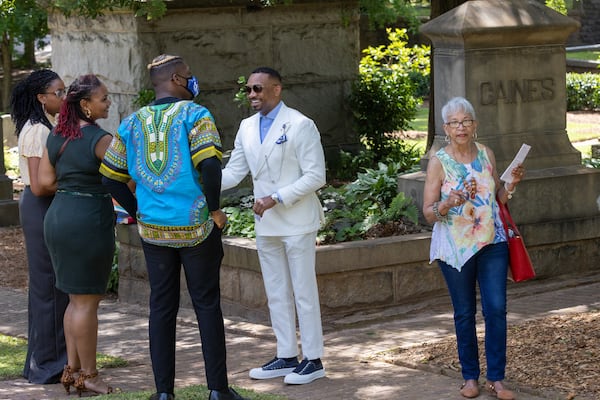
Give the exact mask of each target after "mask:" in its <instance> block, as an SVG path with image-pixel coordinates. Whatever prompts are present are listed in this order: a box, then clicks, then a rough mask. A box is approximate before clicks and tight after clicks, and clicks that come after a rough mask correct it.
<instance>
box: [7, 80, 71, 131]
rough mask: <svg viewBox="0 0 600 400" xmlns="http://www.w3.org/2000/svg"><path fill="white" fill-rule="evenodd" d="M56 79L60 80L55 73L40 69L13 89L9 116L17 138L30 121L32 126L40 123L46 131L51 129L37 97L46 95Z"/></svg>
mask: <svg viewBox="0 0 600 400" xmlns="http://www.w3.org/2000/svg"><path fill="white" fill-rule="evenodd" d="M57 79H60V77H59V76H58V74H57V73H56V72H54V71H51V70H49V69H41V70H39V71H33V72H32V73H31V74H29V76H27V78H25V79H23V80H22V81H21V82H19V83H18V84H17V85H16V86H15V87H14V89H13V91H12V94H11V98H10V107H11V113H10V115H11V118H12V120H13V122H14V123H15V127H16V130H15V131H16V132H15V133H16V134H17V136H19V134H20V133H21V129H23V126H25V124H26V123H27V121H31V123H32V124H37V123H41V124H43V125H45V126H46V127H48V129H52V124H51V123H50V121H49V120H48V117H46V113H45V112H44V108H43V106H42V104H41V103H40V102H39V101H38V99H37V95H38V94H42V93H46V90H48V87H50V85H51V84H52V82H53V81H55V80H57Z"/></svg>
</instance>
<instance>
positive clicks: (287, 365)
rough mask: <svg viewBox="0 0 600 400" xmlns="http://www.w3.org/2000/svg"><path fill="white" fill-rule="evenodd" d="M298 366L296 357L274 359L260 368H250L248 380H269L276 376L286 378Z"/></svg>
mask: <svg viewBox="0 0 600 400" xmlns="http://www.w3.org/2000/svg"><path fill="white" fill-rule="evenodd" d="M297 366H298V359H297V358H296V357H290V358H278V357H275V358H274V359H272V360H271V361H269V362H268V363H266V364H265V365H263V366H262V367H260V368H252V369H251V370H250V374H249V375H250V378H252V379H271V378H277V377H278V376H286V375H287V374H289V373H290V372H293V371H294V369H295V368H296V367H297Z"/></svg>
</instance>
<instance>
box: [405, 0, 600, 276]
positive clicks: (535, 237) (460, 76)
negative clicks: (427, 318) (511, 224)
mask: <svg viewBox="0 0 600 400" xmlns="http://www.w3.org/2000/svg"><path fill="white" fill-rule="evenodd" d="M577 28H578V23H577V22H576V21H574V20H572V19H571V18H568V17H565V16H563V15H561V14H559V13H557V12H555V11H553V10H551V9H550V8H548V7H545V6H544V5H542V4H540V3H539V2H537V1H533V0H529V1H527V0H521V1H519V0H511V1H506V0H485V1H484V0H475V1H469V2H466V3H464V4H462V5H461V6H459V7H457V8H455V9H453V10H451V11H449V12H447V13H445V14H443V15H441V16H439V17H438V18H435V19H433V20H431V21H429V22H428V23H426V24H424V25H423V26H422V27H421V32H422V33H423V34H425V35H426V36H427V37H429V38H430V39H431V42H432V54H433V58H434V66H435V67H434V82H435V87H434V88H433V90H434V93H435V96H434V102H435V104H432V105H431V106H432V107H434V110H435V132H433V133H430V134H434V135H435V137H434V141H433V145H432V148H431V150H430V151H429V153H428V155H427V156H425V157H424V160H423V163H422V164H423V165H426V163H427V160H428V159H429V157H430V155H431V154H433V153H435V152H436V151H437V150H438V149H439V148H440V147H442V146H443V145H444V144H445V143H444V136H445V133H444V131H443V128H442V125H443V121H442V118H441V112H440V111H441V108H442V106H443V105H444V104H445V103H446V102H447V101H448V100H449V99H450V98H452V97H455V96H463V97H465V98H467V99H468V100H469V101H470V102H471V103H472V104H473V106H474V108H475V112H476V114H477V119H478V128H477V134H478V139H477V140H478V141H479V142H481V143H484V144H486V145H488V146H489V147H490V148H491V149H492V150H493V151H494V153H495V155H496V161H497V169H498V175H500V174H501V173H502V172H503V171H504V169H505V168H506V167H507V166H508V164H509V163H510V161H511V160H512V158H513V157H514V156H515V154H516V153H517V151H518V149H519V148H520V146H521V144H522V143H527V144H528V145H530V146H531V151H530V152H529V155H528V157H527V160H526V161H525V167H526V168H527V174H526V177H525V179H524V181H523V182H522V183H521V184H520V185H519V187H518V190H517V192H516V193H515V196H514V197H513V199H512V200H511V202H510V205H511V212H512V214H513V218H514V219H515V221H516V222H517V224H518V225H519V226H520V228H521V233H522V234H523V236H524V238H525V241H526V243H527V245H528V246H529V247H530V252H531V253H532V257H533V258H534V263H535V264H536V267H537V268H538V273H539V274H540V275H544V273H546V272H548V273H552V274H555V273H556V272H557V271H558V272H560V270H561V268H565V264H566V265H568V267H569V271H571V272H572V271H573V268H578V267H579V266H581V267H582V268H584V267H590V266H591V267H593V268H597V265H598V263H597V259H598V256H599V255H600V250H599V249H600V246H599V244H600V232H599V231H598V228H597V227H598V226H599V224H600V216H599V210H598V203H597V198H598V196H599V194H600V193H599V192H600V170H597V169H592V168H585V167H583V166H582V165H581V153H579V151H577V150H576V149H575V148H574V147H573V146H572V145H571V143H570V141H569V138H568V135H567V132H566V51H565V43H566V39H567V37H568V36H569V34H570V33H571V32H573V31H574V30H576V29H577ZM424 178H425V167H424V168H423V171H421V172H417V173H413V174H408V175H404V176H402V177H401V178H400V179H399V190H400V191H403V192H405V193H407V194H409V195H410V196H411V197H413V198H414V199H415V200H416V203H417V204H418V206H419V208H421V207H422V204H423V186H424ZM586 269H588V268H586Z"/></svg>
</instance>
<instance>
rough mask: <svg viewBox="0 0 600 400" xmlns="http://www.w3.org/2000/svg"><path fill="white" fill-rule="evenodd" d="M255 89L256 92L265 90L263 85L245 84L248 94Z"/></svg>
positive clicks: (245, 90)
mask: <svg viewBox="0 0 600 400" xmlns="http://www.w3.org/2000/svg"><path fill="white" fill-rule="evenodd" d="M253 90H254V93H260V92H262V91H263V87H262V86H261V85H253V86H244V92H246V94H250V93H252V91H253Z"/></svg>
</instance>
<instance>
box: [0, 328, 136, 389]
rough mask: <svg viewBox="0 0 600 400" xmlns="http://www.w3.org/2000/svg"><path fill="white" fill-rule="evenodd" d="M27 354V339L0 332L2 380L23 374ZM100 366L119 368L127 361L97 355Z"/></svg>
mask: <svg viewBox="0 0 600 400" xmlns="http://www.w3.org/2000/svg"><path fill="white" fill-rule="evenodd" d="M26 355H27V341H26V340H25V339H21V338H16V337H12V336H6V335H1V334H0V380H6V379H15V378H19V377H21V376H22V375H23V365H24V364H25V356H26ZM97 360H98V368H119V367H124V366H126V365H127V361H125V360H124V359H122V358H119V357H112V356H107V355H104V354H98V355H97Z"/></svg>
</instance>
